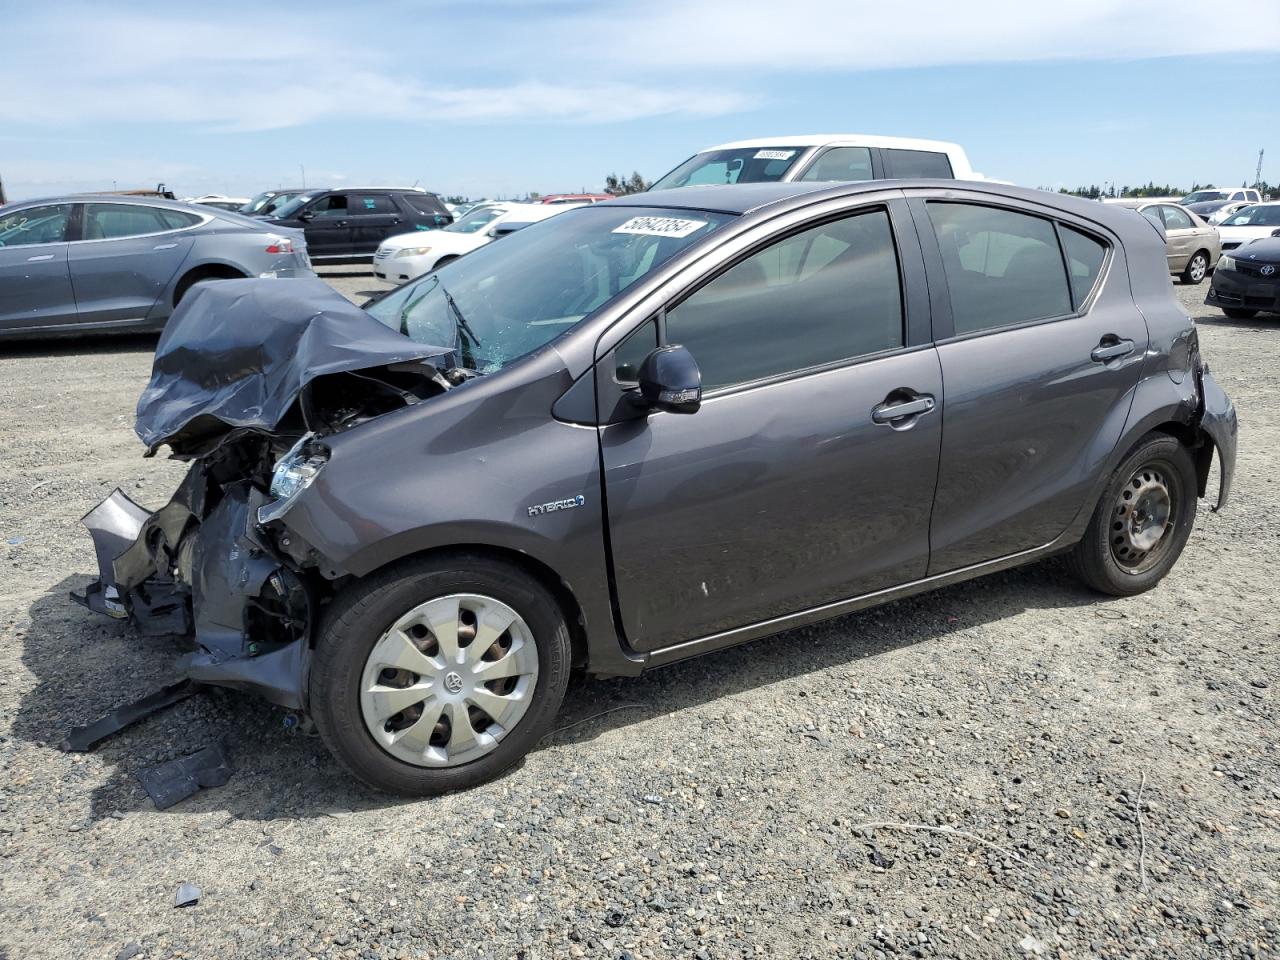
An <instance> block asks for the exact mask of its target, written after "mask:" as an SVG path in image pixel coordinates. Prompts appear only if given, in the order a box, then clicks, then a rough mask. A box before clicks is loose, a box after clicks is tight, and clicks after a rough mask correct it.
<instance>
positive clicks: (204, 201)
mask: <svg viewBox="0 0 1280 960" xmlns="http://www.w3.org/2000/svg"><path fill="white" fill-rule="evenodd" d="M185 202H186V203H198V204H200V206H202V207H213V208H214V209H215V210H227V211H230V212H231V213H239V212H240V208H241V207H243V206H244V205H245V204H246V203H248V202H249V198H248V197H226V196H223V195H222V194H216V193H211V194H208V195H206V196H203V197H192V198H191V199H190V200H187V201H185Z"/></svg>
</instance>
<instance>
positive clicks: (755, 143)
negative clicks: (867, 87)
mask: <svg viewBox="0 0 1280 960" xmlns="http://www.w3.org/2000/svg"><path fill="white" fill-rule="evenodd" d="M851 140H853V141H857V142H858V143H860V144H863V145H865V146H868V147H897V148H898V149H901V150H959V149H960V145H959V144H957V143H951V142H949V141H946V140H919V139H916V138H915V137H880V136H875V135H873V134H865V133H803V134H798V135H797V136H793V137H757V138H756V139H754V140H735V141H733V142H732V143H721V144H717V145H716V146H714V147H707V148H706V149H704V150H699V151H698V152H699V153H706V152H707V151H708V150H749V149H751V148H753V147H820V146H822V145H823V144H827V143H844V142H846V141H851Z"/></svg>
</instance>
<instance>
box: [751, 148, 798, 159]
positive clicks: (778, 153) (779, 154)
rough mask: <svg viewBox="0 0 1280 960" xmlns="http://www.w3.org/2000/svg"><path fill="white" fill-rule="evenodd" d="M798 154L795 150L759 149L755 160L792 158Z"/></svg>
mask: <svg viewBox="0 0 1280 960" xmlns="http://www.w3.org/2000/svg"><path fill="white" fill-rule="evenodd" d="M795 155H796V152H795V151H794V150H757V151H756V155H755V157H753V158H752V159H754V160H790V159H791V158H792V157H794V156H795Z"/></svg>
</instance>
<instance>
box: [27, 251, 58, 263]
mask: <svg viewBox="0 0 1280 960" xmlns="http://www.w3.org/2000/svg"><path fill="white" fill-rule="evenodd" d="M52 259H53V254H52V253H45V254H42V255H40V256H38V257H27V263H39V262H41V261H42V260H52Z"/></svg>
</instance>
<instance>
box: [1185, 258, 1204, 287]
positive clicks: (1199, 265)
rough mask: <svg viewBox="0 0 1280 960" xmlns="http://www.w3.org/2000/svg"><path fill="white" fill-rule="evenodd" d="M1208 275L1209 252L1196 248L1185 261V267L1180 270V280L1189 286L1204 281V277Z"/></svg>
mask: <svg viewBox="0 0 1280 960" xmlns="http://www.w3.org/2000/svg"><path fill="white" fill-rule="evenodd" d="M1208 275H1209V254H1207V253H1206V252H1205V251H1203V250H1197V251H1196V253H1195V255H1194V256H1193V257H1192V258H1191V259H1190V260H1188V261H1187V268H1186V269H1185V270H1183V271H1182V282H1183V283H1188V284H1190V285H1191V286H1193V287H1194V286H1198V285H1199V284H1201V283H1204V278H1205V277H1207V276H1208Z"/></svg>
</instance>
